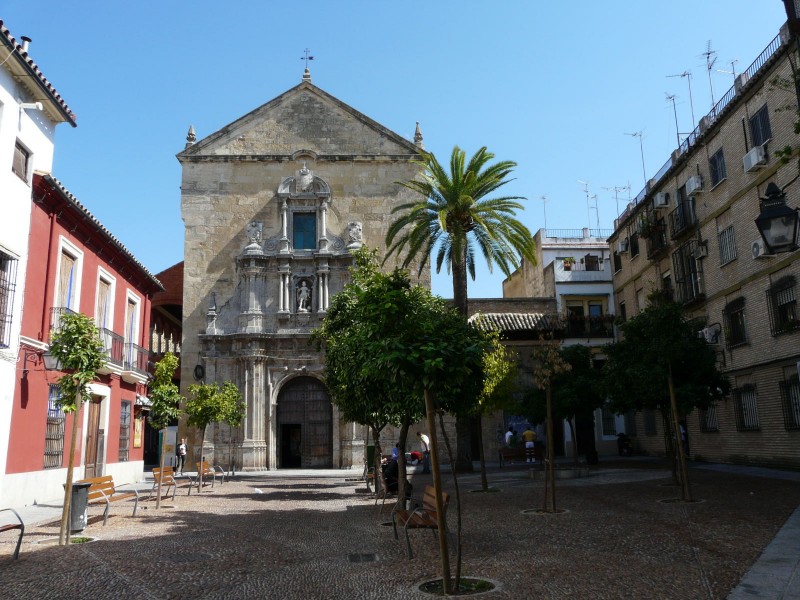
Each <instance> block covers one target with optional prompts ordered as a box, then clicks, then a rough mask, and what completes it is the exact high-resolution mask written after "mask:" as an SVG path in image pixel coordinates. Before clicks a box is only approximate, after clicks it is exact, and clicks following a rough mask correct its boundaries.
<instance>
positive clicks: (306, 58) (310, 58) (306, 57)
mask: <svg viewBox="0 0 800 600" xmlns="http://www.w3.org/2000/svg"><path fill="white" fill-rule="evenodd" d="M309 52H311V51H310V50H309V49H308V48H306V49H305V50H303V53H304V54H305V56H301V57H300V60H304V61H306V69H308V61H310V60H314V57H313V56H310V55H309V54H308V53H309Z"/></svg>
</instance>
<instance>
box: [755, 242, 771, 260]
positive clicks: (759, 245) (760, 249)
mask: <svg viewBox="0 0 800 600" xmlns="http://www.w3.org/2000/svg"><path fill="white" fill-rule="evenodd" d="M752 250H753V258H765V257H767V256H773V255H772V254H767V246H766V244H764V240H756V241H754V242H753V246H752Z"/></svg>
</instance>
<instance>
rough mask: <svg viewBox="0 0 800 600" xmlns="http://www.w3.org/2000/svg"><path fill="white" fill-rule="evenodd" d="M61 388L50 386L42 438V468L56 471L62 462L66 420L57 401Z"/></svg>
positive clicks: (52, 384) (54, 385)
mask: <svg viewBox="0 0 800 600" xmlns="http://www.w3.org/2000/svg"><path fill="white" fill-rule="evenodd" d="M60 396H61V386H59V385H58V384H55V383H51V384H50V394H49V396H48V401H47V429H46V431H45V437H44V468H45V469H57V468H59V467H61V464H62V463H63V462H64V424H65V422H66V420H67V418H66V416H65V415H64V411H63V410H61V407H60V406H59V405H58V403H57V401H58V399H59V397H60Z"/></svg>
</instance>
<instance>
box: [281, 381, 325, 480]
mask: <svg viewBox="0 0 800 600" xmlns="http://www.w3.org/2000/svg"><path fill="white" fill-rule="evenodd" d="M277 425H278V428H277V429H278V431H277V433H278V439H277V444H278V448H277V450H278V466H279V467H280V468H282V469H298V468H302V469H330V468H331V467H332V466H333V444H332V438H333V409H332V407H331V399H330V396H328V390H327V388H326V387H325V386H324V385H323V384H322V383H321V382H320V381H318V380H317V379H314V378H313V377H298V378H296V379H293V380H292V381H290V382H288V383H287V384H286V385H285V386H284V387H283V389H282V390H281V391H280V393H279V394H278V423H277Z"/></svg>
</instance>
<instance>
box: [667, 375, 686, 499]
mask: <svg viewBox="0 0 800 600" xmlns="http://www.w3.org/2000/svg"><path fill="white" fill-rule="evenodd" d="M667 383H668V384H669V404H670V408H671V409H672V426H673V428H674V429H675V453H676V454H677V455H678V465H679V467H680V473H681V500H683V501H684V502H692V487H691V485H689V468H688V466H687V465H686V455H685V454H684V453H683V440H682V439H681V422H680V417H679V415H678V400H677V398H675V385H674V383H673V381H672V365H670V367H669V376H668V378H667Z"/></svg>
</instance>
